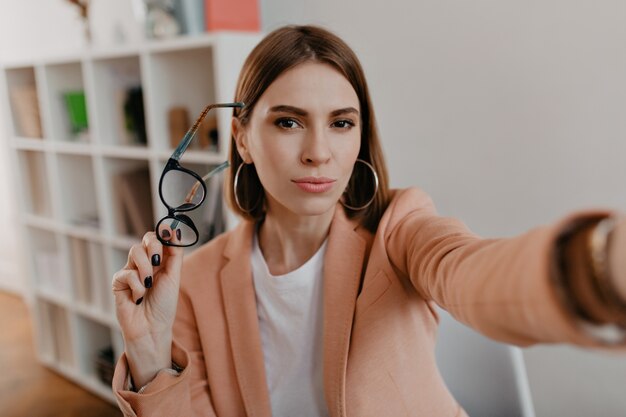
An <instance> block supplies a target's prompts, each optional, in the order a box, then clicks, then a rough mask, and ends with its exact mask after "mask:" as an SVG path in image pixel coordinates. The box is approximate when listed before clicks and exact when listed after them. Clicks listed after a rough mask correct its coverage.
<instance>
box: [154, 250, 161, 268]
mask: <svg viewBox="0 0 626 417" xmlns="http://www.w3.org/2000/svg"><path fill="white" fill-rule="evenodd" d="M159 265H161V256H159V254H158V253H155V254H154V255H152V266H159Z"/></svg>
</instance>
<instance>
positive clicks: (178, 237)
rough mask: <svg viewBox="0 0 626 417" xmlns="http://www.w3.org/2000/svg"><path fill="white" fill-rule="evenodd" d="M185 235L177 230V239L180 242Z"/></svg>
mask: <svg viewBox="0 0 626 417" xmlns="http://www.w3.org/2000/svg"><path fill="white" fill-rule="evenodd" d="M182 235H183V233H182V232H181V231H180V229H176V238H177V239H178V240H180V238H181V236H182Z"/></svg>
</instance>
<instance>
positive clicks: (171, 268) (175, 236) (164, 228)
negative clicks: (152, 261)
mask: <svg viewBox="0 0 626 417" xmlns="http://www.w3.org/2000/svg"><path fill="white" fill-rule="evenodd" d="M159 234H160V236H161V239H163V240H164V241H166V242H171V243H179V242H180V240H181V230H180V229H176V230H172V228H171V227H170V225H168V224H167V223H166V222H162V223H161V224H160V225H159ZM164 250H165V252H166V253H167V257H168V260H167V264H164V265H163V267H164V268H165V270H166V271H167V273H168V274H174V275H177V274H179V271H180V269H181V266H182V261H183V254H184V251H183V248H181V247H176V246H166V247H165V249H164Z"/></svg>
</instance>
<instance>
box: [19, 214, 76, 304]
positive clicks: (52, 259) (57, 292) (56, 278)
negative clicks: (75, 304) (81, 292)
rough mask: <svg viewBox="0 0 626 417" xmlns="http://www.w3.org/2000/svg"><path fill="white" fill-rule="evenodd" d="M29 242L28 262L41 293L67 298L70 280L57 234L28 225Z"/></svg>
mask: <svg viewBox="0 0 626 417" xmlns="http://www.w3.org/2000/svg"><path fill="white" fill-rule="evenodd" d="M26 230H27V236H26V238H27V242H26V243H27V244H28V247H29V248H30V251H29V256H30V258H31V259H30V262H28V264H29V266H30V268H31V274H30V276H31V277H32V278H33V281H34V283H35V286H36V287H37V288H38V289H39V292H40V293H44V294H48V295H49V297H53V298H57V299H59V300H61V299H62V300H67V299H68V294H69V293H70V289H71V287H70V281H69V279H68V277H67V274H66V273H65V271H64V270H63V263H62V258H61V257H62V252H61V249H60V245H59V242H58V240H57V235H56V234H55V233H53V232H50V231H47V230H43V229H39V228H36V227H30V226H28V227H27V228H26Z"/></svg>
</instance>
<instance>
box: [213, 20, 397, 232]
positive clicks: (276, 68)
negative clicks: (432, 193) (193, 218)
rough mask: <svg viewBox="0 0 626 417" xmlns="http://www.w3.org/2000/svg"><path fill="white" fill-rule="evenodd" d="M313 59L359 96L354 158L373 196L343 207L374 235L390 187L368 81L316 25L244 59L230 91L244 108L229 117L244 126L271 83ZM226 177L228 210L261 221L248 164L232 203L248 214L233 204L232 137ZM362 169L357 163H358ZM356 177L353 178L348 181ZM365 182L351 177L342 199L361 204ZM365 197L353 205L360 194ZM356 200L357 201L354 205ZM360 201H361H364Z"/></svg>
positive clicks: (342, 46) (350, 55) (273, 38)
mask: <svg viewBox="0 0 626 417" xmlns="http://www.w3.org/2000/svg"><path fill="white" fill-rule="evenodd" d="M309 61H316V62H321V63H325V64H329V65H331V66H332V67H333V68H335V69H337V70H338V71H339V72H340V73H342V74H343V75H344V76H345V77H346V79H347V80H348V81H349V82H350V84H351V85H352V87H353V88H354V91H355V92H356V94H357V97H358V98H359V105H360V107H361V125H362V131H361V147H360V150H359V156H358V158H359V159H363V160H365V161H367V162H369V163H370V164H371V165H372V166H373V167H374V169H375V170H376V173H377V174H378V181H379V185H378V192H377V193H376V196H375V197H374V201H373V202H372V204H370V205H369V206H368V207H367V208H365V209H362V210H350V209H347V208H346V209H345V210H346V213H347V215H348V216H349V217H351V218H357V219H358V221H359V222H360V223H361V224H362V225H363V226H365V227H366V228H367V229H368V230H370V231H372V232H374V231H375V230H376V229H377V227H378V222H379V221H380V218H381V216H382V214H383V212H384V211H385V209H386V208H387V205H388V204H389V186H388V175H387V168H386V166H385V160H384V157H383V152H382V149H381V146H380V142H379V139H378V131H377V127H376V120H375V118H374V110H373V108H372V103H371V100H370V95H369V90H368V87H367V82H366V81H365V75H364V73H363V69H362V67H361V64H360V62H359V60H358V58H357V57H356V54H355V53H354V52H353V51H352V49H350V47H349V46H348V45H347V44H346V43H345V42H344V41H342V40H341V39H340V38H339V37H337V36H336V35H334V34H332V33H330V32H329V31H327V30H325V29H322V28H319V27H315V26H285V27H282V28H279V29H276V30H274V31H273V32H271V33H270V34H268V35H267V36H266V37H265V38H264V39H263V40H262V41H261V42H260V43H259V44H258V45H257V46H256V47H255V48H254V49H253V50H252V52H251V53H250V55H249V56H248V58H247V59H246V61H245V63H244V65H243V69H242V70H241V74H240V75H239V81H238V83H237V90H236V92H235V101H241V102H244V103H245V107H244V108H243V109H238V108H237V109H235V110H234V112H233V117H235V118H236V119H238V121H239V123H240V124H241V125H242V126H245V125H246V124H247V123H248V122H249V119H250V116H251V113H252V111H253V110H254V106H255V104H256V102H257V101H258V100H259V98H260V97H261V95H262V94H263V92H264V91H265V90H266V89H267V88H268V87H269V86H270V84H271V83H272V82H273V81H274V80H275V79H276V78H278V76H279V75H281V74H282V73H283V72H285V71H287V70H289V69H290V68H293V67H295V66H296V65H298V64H301V63H304V62H309ZM229 162H230V167H231V168H230V170H229V171H230V174H229V175H228V177H227V178H226V190H225V191H226V198H227V200H228V202H229V204H230V206H231V208H232V209H233V210H234V211H235V212H236V213H238V214H239V215H241V216H242V217H243V218H245V219H250V220H260V219H262V218H263V216H264V215H265V193H264V190H263V186H262V185H261V182H260V180H259V178H258V176H257V174H256V169H255V168H254V165H253V164H250V165H246V166H245V167H241V173H240V175H239V179H238V183H237V191H236V192H237V199H238V201H239V203H240V204H241V205H242V206H243V207H245V208H246V209H250V210H249V211H243V210H242V209H241V208H240V207H239V206H238V205H237V203H236V201H235V195H234V192H235V191H234V187H233V185H234V181H235V175H236V173H237V170H238V169H239V168H240V165H241V164H242V163H243V160H242V158H241V156H240V155H239V152H238V151H237V147H236V145H235V140H234V137H232V138H231V143H230V157H229ZM361 165H362V164H361ZM354 177H355V176H354V175H353V178H354ZM367 177H368V179H365V178H364V179H363V180H361V179H358V181H359V183H358V184H356V185H357V187H353V186H352V185H353V184H354V183H355V182H356V181H357V179H351V180H350V182H349V184H348V190H349V192H346V193H345V195H344V198H345V199H346V202H349V205H351V206H360V205H362V204H364V203H365V202H366V201H367V199H368V197H367V196H368V195H369V196H371V190H373V187H374V183H373V179H370V178H369V177H370V176H367ZM363 194H364V195H365V197H364V199H362V200H361V202H358V197H359V195H363ZM370 198H371V197H370ZM355 200H356V201H357V202H355ZM364 200H365V201H364Z"/></svg>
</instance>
